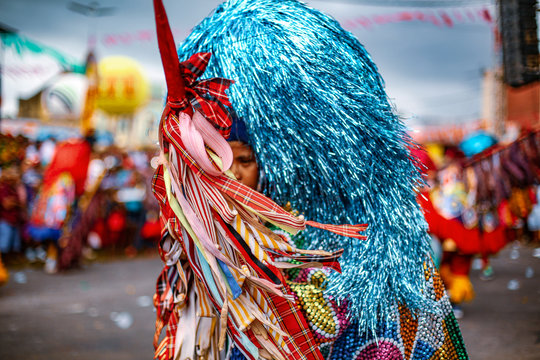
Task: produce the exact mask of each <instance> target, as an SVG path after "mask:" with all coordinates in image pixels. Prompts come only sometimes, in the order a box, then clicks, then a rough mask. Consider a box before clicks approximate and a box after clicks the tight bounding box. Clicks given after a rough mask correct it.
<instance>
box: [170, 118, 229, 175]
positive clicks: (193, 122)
mask: <svg viewBox="0 0 540 360" xmlns="http://www.w3.org/2000/svg"><path fill="white" fill-rule="evenodd" d="M178 121H179V128H180V138H181V139H182V142H183V143H184V146H185V148H186V150H187V152H188V153H189V154H190V155H191V156H192V157H193V159H195V161H196V162H197V164H199V166H200V167H201V168H202V169H203V170H204V171H205V172H207V173H208V174H210V175H213V176H219V175H221V174H222V173H223V172H224V171H227V170H228V169H230V167H231V165H232V161H233V154H232V150H231V147H230V146H229V144H228V143H227V141H226V140H225V139H224V138H223V136H221V134H220V133H219V132H218V131H217V130H216V129H215V128H214V126H213V125H212V124H211V123H210V122H209V121H208V120H206V118H205V117H204V116H203V115H201V113H200V112H198V111H196V112H195V113H194V114H193V117H190V116H189V115H188V114H186V113H184V112H181V113H180V114H179V116H178ZM205 145H207V146H208V147H209V148H211V149H212V150H213V151H214V152H215V153H216V155H217V156H218V157H219V158H220V159H221V162H222V169H221V170H220V169H217V168H216V166H215V163H213V162H212V160H210V158H209V157H208V152H207V151H206V147H205Z"/></svg>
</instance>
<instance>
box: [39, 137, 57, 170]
mask: <svg viewBox="0 0 540 360" xmlns="http://www.w3.org/2000/svg"><path fill="white" fill-rule="evenodd" d="M55 149H56V143H55V142H54V139H51V138H48V139H47V140H45V141H43V142H42V143H41V144H40V145H39V159H40V161H41V166H43V167H45V166H47V165H49V163H50V162H51V161H52V159H53V156H54V152H55Z"/></svg>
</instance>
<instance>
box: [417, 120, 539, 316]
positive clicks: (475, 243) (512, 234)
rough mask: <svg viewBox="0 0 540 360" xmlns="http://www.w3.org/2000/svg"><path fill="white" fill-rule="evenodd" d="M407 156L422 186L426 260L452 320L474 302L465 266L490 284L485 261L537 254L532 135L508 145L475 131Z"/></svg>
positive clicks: (536, 182) (535, 162) (536, 184)
mask: <svg viewBox="0 0 540 360" xmlns="http://www.w3.org/2000/svg"><path fill="white" fill-rule="evenodd" d="M424 148H425V151H424V150H418V151H415V155H416V156H417V157H418V158H419V160H420V162H421V163H422V164H421V167H423V168H424V170H425V172H426V181H427V184H426V185H428V186H426V187H424V188H423V189H422V191H421V194H420V196H419V199H418V201H419V203H420V204H421V206H422V207H423V209H424V214H425V217H426V221H427V223H428V225H429V233H430V234H431V236H432V248H433V259H434V261H435V263H436V264H437V266H438V267H439V269H440V273H441V278H442V279H443V281H444V283H445V286H446V289H447V290H448V292H449V295H450V299H451V301H452V303H453V305H454V308H455V313H456V316H457V317H458V318H459V317H460V316H462V315H463V312H462V310H461V307H460V304H462V303H463V302H466V301H471V300H472V299H473V298H474V289H473V286H472V283H471V281H470V272H471V269H472V267H473V264H474V263H476V264H478V265H476V266H475V267H477V268H478V269H479V270H481V279H482V280H490V279H492V278H493V277H494V269H493V267H492V266H491V262H490V258H492V257H493V256H496V255H497V254H498V253H499V252H500V251H501V250H502V249H503V248H504V247H505V246H507V245H508V244H510V243H512V242H519V243H521V244H528V245H531V246H535V247H538V246H540V187H539V183H540V132H539V131H538V130H536V131H530V132H524V133H522V134H521V136H518V137H517V138H515V139H513V140H512V141H509V142H505V143H503V142H498V141H497V139H496V138H494V137H493V136H491V135H490V134H488V133H485V132H483V131H478V132H476V133H473V134H471V135H470V136H468V137H466V138H465V139H463V141H462V142H461V143H459V144H458V145H456V144H448V143H447V144H445V143H429V144H425V146H424Z"/></svg>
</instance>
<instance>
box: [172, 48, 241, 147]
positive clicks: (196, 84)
mask: <svg viewBox="0 0 540 360" xmlns="http://www.w3.org/2000/svg"><path fill="white" fill-rule="evenodd" d="M211 56H212V54H210V53H197V54H195V55H193V56H191V57H190V58H189V60H186V61H184V62H181V63H180V71H181V73H182V78H183V79H184V85H185V92H186V97H187V100H188V101H189V103H190V104H191V106H193V108H195V109H196V110H198V111H200V112H201V113H202V114H203V115H204V116H205V117H206V119H208V121H210V122H211V123H212V124H213V125H214V126H215V128H216V129H217V130H218V131H219V132H220V133H221V135H223V137H224V138H228V137H229V134H230V132H231V125H232V117H231V110H229V108H230V107H231V103H230V102H229V98H228V96H227V94H225V90H227V89H228V88H229V86H231V84H233V83H234V81H232V80H228V79H223V78H212V79H207V80H200V81H197V78H199V77H200V76H201V75H202V74H203V73H204V71H205V70H206V67H207V66H208V62H209V61H210V58H211ZM170 105H171V106H173V107H176V108H178V110H180V111H182V110H184V109H185V108H187V105H188V104H187V102H186V101H184V100H183V101H181V102H179V103H171V104H170Z"/></svg>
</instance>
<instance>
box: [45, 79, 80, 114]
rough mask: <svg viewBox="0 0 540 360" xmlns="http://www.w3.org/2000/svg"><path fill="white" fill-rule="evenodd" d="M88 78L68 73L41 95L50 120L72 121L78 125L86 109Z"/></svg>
mask: <svg viewBox="0 0 540 360" xmlns="http://www.w3.org/2000/svg"><path fill="white" fill-rule="evenodd" d="M87 89H88V81H87V78H86V77H85V76H84V75H82V74H77V73H68V74H62V75H60V76H58V78H57V79H56V80H55V81H54V82H53V83H52V84H51V85H50V86H48V87H47V88H46V89H45V91H43V93H42V95H41V103H42V106H43V109H44V111H45V113H46V117H47V118H49V119H50V120H71V121H73V122H75V124H77V123H78V121H79V118H80V116H81V114H82V110H83V107H84V102H85V97H86V91H87Z"/></svg>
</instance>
